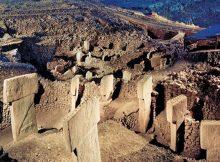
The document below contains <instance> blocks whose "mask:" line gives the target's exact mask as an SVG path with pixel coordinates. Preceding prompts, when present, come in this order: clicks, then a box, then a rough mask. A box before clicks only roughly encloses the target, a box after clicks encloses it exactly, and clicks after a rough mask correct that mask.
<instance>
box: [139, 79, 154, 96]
mask: <svg viewBox="0 0 220 162" xmlns="http://www.w3.org/2000/svg"><path fill="white" fill-rule="evenodd" d="M152 80H153V78H152V76H144V78H143V79H141V80H140V81H139V82H138V84H137V94H138V98H140V99H145V98H148V97H149V94H150V95H151V93H152V91H153V81H152Z"/></svg>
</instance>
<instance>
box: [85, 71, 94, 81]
mask: <svg viewBox="0 0 220 162" xmlns="http://www.w3.org/2000/svg"><path fill="white" fill-rule="evenodd" d="M92 76H93V75H92V72H90V71H87V72H86V79H87V80H91V79H92Z"/></svg>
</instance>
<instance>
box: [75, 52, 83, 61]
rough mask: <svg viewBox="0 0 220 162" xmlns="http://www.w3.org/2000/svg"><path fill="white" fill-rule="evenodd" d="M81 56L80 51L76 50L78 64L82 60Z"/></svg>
mask: <svg viewBox="0 0 220 162" xmlns="http://www.w3.org/2000/svg"><path fill="white" fill-rule="evenodd" d="M82 57H83V53H82V51H78V52H77V53H76V61H77V63H78V64H80V63H81V62H82Z"/></svg>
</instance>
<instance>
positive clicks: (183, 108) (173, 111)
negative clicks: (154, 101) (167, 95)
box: [166, 95, 187, 129]
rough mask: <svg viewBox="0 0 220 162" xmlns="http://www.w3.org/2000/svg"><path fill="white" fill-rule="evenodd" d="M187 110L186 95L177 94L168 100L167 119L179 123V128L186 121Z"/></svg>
mask: <svg viewBox="0 0 220 162" xmlns="http://www.w3.org/2000/svg"><path fill="white" fill-rule="evenodd" d="M186 112H187V97H186V96H185V95H180V96H177V97H175V98H173V99H171V100H169V101H168V102H167V105H166V114H167V121H168V122H170V123H175V124H177V129H178V128H179V126H180V125H181V124H182V123H183V121H184V115H185V114H186Z"/></svg>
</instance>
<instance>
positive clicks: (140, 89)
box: [137, 76, 153, 133]
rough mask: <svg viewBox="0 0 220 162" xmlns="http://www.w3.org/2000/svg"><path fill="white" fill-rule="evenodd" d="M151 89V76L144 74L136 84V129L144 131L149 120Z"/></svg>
mask: <svg viewBox="0 0 220 162" xmlns="http://www.w3.org/2000/svg"><path fill="white" fill-rule="evenodd" d="M152 91H153V83H152V76H144V78H143V79H142V80H140V81H139V82H138V84H137V93H138V99H139V112H138V125H137V131H138V132H141V133H145V132H146V129H147V126H148V123H149V121H150V113H151V93H152Z"/></svg>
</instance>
